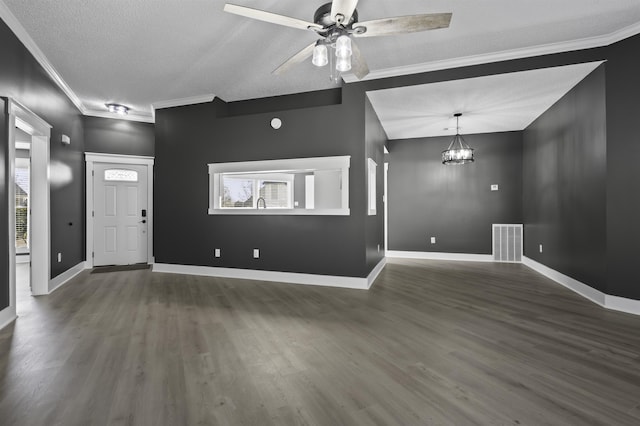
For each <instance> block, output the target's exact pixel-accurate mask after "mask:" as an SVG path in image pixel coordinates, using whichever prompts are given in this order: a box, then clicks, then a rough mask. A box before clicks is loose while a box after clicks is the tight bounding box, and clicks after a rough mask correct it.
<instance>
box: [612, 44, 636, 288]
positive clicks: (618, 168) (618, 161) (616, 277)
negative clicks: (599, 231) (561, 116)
mask: <svg viewBox="0 0 640 426" xmlns="http://www.w3.org/2000/svg"><path fill="white" fill-rule="evenodd" d="M639 51H640V36H635V37H632V38H630V39H627V40H623V41H621V42H619V43H616V44H614V45H612V46H610V49H609V55H608V59H609V60H608V62H607V64H606V92H607V93H606V99H607V105H606V108H607V181H606V185H607V205H606V209H607V240H606V246H607V292H608V293H609V294H612V295H614V296H623V297H629V298H632V299H638V300H640V280H639V279H638V271H637V269H636V267H637V262H638V254H640V220H638V219H639V218H640V195H639V194H640V167H639V166H638V159H639V158H640V142H639V140H638V124H637V123H638V122H637V120H638V117H640V102H638V96H639V94H640V79H639V78H638V75H640V59H639V58H638V54H637V52H639Z"/></svg>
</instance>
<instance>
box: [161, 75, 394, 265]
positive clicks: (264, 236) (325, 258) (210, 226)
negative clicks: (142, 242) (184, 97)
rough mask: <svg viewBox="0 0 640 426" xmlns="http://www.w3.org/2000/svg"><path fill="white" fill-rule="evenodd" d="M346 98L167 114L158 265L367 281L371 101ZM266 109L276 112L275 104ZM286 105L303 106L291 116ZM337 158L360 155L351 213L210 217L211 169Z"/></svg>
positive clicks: (354, 166)
mask: <svg viewBox="0 0 640 426" xmlns="http://www.w3.org/2000/svg"><path fill="white" fill-rule="evenodd" d="M331 93H332V94H333V93H334V91H332V92H331ZM319 96H320V97H321V98H326V96H323V95H322V93H320V94H319ZM340 98H341V100H342V103H337V104H333V105H325V106H316V105H315V103H316V99H315V95H314V94H313V93H310V94H307V95H306V96H300V95H295V98H294V100H295V102H294V104H295V105H296V106H295V107H294V106H293V105H292V102H291V98H288V97H279V98H271V99H270V102H271V103H272V105H271V106H270V108H271V109H272V110H273V111H272V112H261V113H253V111H255V109H256V108H253V107H252V105H251V103H250V102H247V101H244V102H243V103H242V111H241V108H239V107H238V106H234V107H233V108H230V107H229V105H227V104H225V103H224V102H223V101H221V100H219V99H216V100H215V101H214V102H213V103H208V104H200V105H192V106H187V107H179V108H170V109H163V110H159V111H157V112H156V150H155V152H156V161H155V173H156V185H155V194H154V203H155V232H154V235H155V241H154V254H155V258H156V261H157V262H159V263H172V264H185V265H205V266H220V267H231V268H243V269H258V270H271V271H284V272H301V273H311V274H323V275H338V276H353V277H364V276H366V275H367V274H368V272H369V270H368V269H367V266H366V262H365V254H364V253H365V248H364V247H365V226H364V222H365V221H364V218H365V215H366V210H365V209H366V193H365V191H362V190H361V189H362V188H365V178H366V171H365V164H366V159H365V155H366V152H365V144H364V133H365V131H364V122H365V116H364V94H363V93H362V92H353V91H350V90H349V89H348V88H345V89H343V91H342V96H341V97H340ZM307 101H308V103H307ZM256 102H258V103H259V107H260V110H266V109H269V105H267V104H266V103H268V102H267V100H264V99H263V100H259V101H256ZM283 104H284V105H286V106H288V107H292V108H293V109H287V110H283V109H282V105H283ZM230 105H233V104H230ZM230 109H232V110H233V112H234V113H235V115H232V114H231V113H230ZM244 111H246V112H247V113H246V114H244V113H241V112H244ZM276 111H277V112H276ZM274 116H278V117H280V118H281V119H282V122H283V125H282V127H281V128H280V129H279V130H273V129H272V128H271V127H270V125H269V122H270V120H271V118H272V117H274ZM335 129H340V131H339V132H336V131H335ZM380 149H382V148H380ZM337 155H350V156H351V169H350V189H351V191H350V203H349V204H350V208H351V215H350V216H237V215H209V214H207V208H208V190H209V182H208V174H207V163H212V162H230V161H251V160H269V159H286V158H299V157H324V156H337ZM215 248H221V249H222V257H221V258H220V259H215V258H214V257H213V252H214V249H215ZM253 248H259V249H260V251H261V258H260V259H253V258H252V256H251V254H252V249H253Z"/></svg>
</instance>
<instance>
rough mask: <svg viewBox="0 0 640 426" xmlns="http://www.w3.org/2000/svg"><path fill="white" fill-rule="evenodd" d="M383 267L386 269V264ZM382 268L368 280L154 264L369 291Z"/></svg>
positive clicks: (161, 268)
mask: <svg viewBox="0 0 640 426" xmlns="http://www.w3.org/2000/svg"><path fill="white" fill-rule="evenodd" d="M381 262H382V261H381ZM382 267H384V264H383V265H382ZM382 267H380V263H379V264H378V265H376V267H375V268H374V269H373V271H371V273H370V274H369V276H368V277H366V278H358V277H341V276H334V275H315V274H301V273H296V272H276V271H259V270H253V269H235V268H217V267H213V266H194V265H173V264H168V263H154V264H153V272H164V273H169V274H184V275H201V276H206V277H218V278H239V279H245V280H257V281H273V282H281V283H289V284H304V285H318V286H325V287H340V288H351V289H358V290H368V289H369V287H370V286H371V283H373V281H374V280H375V277H377V274H378V273H380V270H382ZM374 273H375V274H374ZM369 280H371V281H369Z"/></svg>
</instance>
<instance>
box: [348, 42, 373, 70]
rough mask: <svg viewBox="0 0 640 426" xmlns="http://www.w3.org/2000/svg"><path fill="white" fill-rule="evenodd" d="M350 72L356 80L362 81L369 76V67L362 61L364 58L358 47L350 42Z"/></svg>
mask: <svg viewBox="0 0 640 426" xmlns="http://www.w3.org/2000/svg"><path fill="white" fill-rule="evenodd" d="M351 72H352V73H353V75H355V76H356V77H357V78H358V80H362V79H363V78H364V77H365V76H366V75H367V74H369V66H368V65H367V62H366V61H365V60H364V56H362V53H361V52H360V48H359V47H358V45H357V44H356V43H355V42H354V41H353V40H352V41H351Z"/></svg>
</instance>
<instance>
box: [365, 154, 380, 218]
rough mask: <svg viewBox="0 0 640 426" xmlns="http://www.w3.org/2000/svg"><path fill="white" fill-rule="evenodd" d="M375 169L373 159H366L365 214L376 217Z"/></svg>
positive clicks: (376, 166)
mask: <svg viewBox="0 0 640 426" xmlns="http://www.w3.org/2000/svg"><path fill="white" fill-rule="evenodd" d="M377 168H378V165H377V164H376V162H375V161H373V159H371V158H368V159H367V181H368V182H367V184H368V185H367V186H368V194H367V213H368V215H369V216H375V215H376V203H377V202H378V200H377V199H376V181H377V180H378V179H377Z"/></svg>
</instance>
